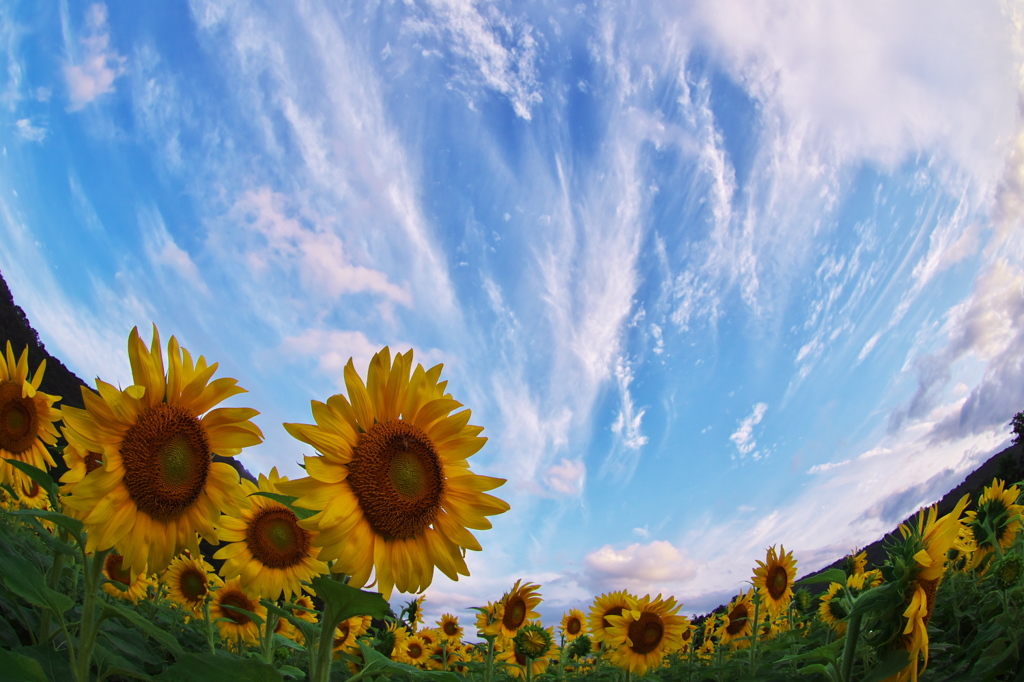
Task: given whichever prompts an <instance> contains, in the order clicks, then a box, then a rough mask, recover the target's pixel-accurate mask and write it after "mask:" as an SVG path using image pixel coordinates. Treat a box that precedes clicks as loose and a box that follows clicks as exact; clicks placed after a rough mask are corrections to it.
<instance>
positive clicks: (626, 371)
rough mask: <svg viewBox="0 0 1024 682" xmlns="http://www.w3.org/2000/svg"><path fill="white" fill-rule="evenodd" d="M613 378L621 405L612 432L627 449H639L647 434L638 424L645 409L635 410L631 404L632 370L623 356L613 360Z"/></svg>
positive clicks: (645, 441) (643, 443)
mask: <svg viewBox="0 0 1024 682" xmlns="http://www.w3.org/2000/svg"><path fill="white" fill-rule="evenodd" d="M615 380H616V382H617V383H618V385H619V395H620V396H621V400H622V406H621V407H620V408H619V414H618V416H617V417H616V418H615V421H614V422H613V423H612V433H614V434H615V435H616V436H618V437H619V442H620V443H621V444H622V446H623V447H625V448H627V449H629V450H639V449H640V448H642V447H643V446H645V445H647V440H648V439H647V436H645V435H643V433H641V431H640V425H641V422H642V421H643V418H644V413H645V412H646V410H637V409H636V407H635V406H634V405H633V395H632V394H631V393H630V391H629V385H630V384H631V383H633V370H632V367H630V364H629V362H628V361H627V360H626V359H625V358H619V359H618V360H616V362H615Z"/></svg>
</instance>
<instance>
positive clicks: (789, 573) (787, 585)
mask: <svg viewBox="0 0 1024 682" xmlns="http://www.w3.org/2000/svg"><path fill="white" fill-rule="evenodd" d="M794 580H796V559H794V558H793V553H792V552H787V551H786V548H785V547H782V548H781V550H780V551H779V552H778V553H776V552H775V545H772V546H771V547H769V548H768V552H767V556H766V558H765V561H763V562H762V561H758V562H757V568H755V569H754V578H753V581H752V582H753V584H754V587H755V588H756V589H757V590H758V592H760V593H761V603H762V604H764V605H765V606H766V607H767V609H768V613H770V614H771V616H772V618H773V619H775V618H778V617H779V615H780V614H781V613H782V612H783V611H785V610H786V607H787V606H789V602H790V600H791V599H792V598H793V581H794Z"/></svg>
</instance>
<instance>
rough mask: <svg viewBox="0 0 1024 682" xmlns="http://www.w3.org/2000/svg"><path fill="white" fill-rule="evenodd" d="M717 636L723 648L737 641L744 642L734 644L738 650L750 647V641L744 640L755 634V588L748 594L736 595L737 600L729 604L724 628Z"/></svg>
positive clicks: (722, 627) (748, 591)
mask: <svg viewBox="0 0 1024 682" xmlns="http://www.w3.org/2000/svg"><path fill="white" fill-rule="evenodd" d="M715 634H717V635H718V638H719V641H720V642H721V644H722V645H723V646H724V645H726V644H729V643H730V642H733V641H735V640H742V641H737V642H736V643H735V644H734V646H736V647H738V648H744V647H747V646H750V641H749V640H744V639H743V638H744V637H750V636H751V635H752V634H754V590H753V588H751V589H749V590H747V591H746V592H741V593H740V594H738V595H736V598H735V599H733V600H732V601H731V602H729V606H728V608H727V609H726V612H725V618H724V619H723V623H722V626H721V627H720V628H719V630H718V632H717V633H715Z"/></svg>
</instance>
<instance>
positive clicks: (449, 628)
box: [442, 620, 459, 637]
mask: <svg viewBox="0 0 1024 682" xmlns="http://www.w3.org/2000/svg"><path fill="white" fill-rule="evenodd" d="M442 628H443V630H444V634H446V635H448V636H449V637H454V636H455V635H457V634H459V624H458V623H456V622H455V621H454V620H446V621H445V622H444V625H443V626H442Z"/></svg>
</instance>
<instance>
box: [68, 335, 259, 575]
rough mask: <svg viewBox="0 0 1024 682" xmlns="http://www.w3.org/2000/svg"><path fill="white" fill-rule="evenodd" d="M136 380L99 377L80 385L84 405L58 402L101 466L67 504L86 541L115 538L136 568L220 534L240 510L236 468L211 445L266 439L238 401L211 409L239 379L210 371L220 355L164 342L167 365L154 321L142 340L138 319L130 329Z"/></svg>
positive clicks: (224, 448)
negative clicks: (91, 385)
mask: <svg viewBox="0 0 1024 682" xmlns="http://www.w3.org/2000/svg"><path fill="white" fill-rule="evenodd" d="M128 358H129V360H130V362H131V367H132V376H133V378H134V381H135V383H134V384H133V385H132V386H129V387H128V388H126V389H124V390H123V391H122V390H118V389H117V388H116V387H114V386H112V385H111V384H108V383H106V382H104V381H102V380H100V379H97V380H96V388H97V391H91V390H89V389H87V388H85V387H82V399H83V400H84V401H85V409H84V410H80V409H77V408H73V407H67V406H65V407H64V408H63V409H62V413H63V415H64V422H65V425H66V426H67V428H68V429H69V430H71V431H74V432H76V435H75V436H74V440H75V441H76V442H77V443H78V444H79V445H80V446H81V447H84V448H85V450H86V452H87V453H97V454H99V455H101V460H102V462H103V466H101V467H99V468H97V469H95V470H93V471H91V472H88V473H87V474H86V475H85V476H84V477H83V478H82V479H81V480H79V481H77V482H76V483H74V485H73V487H71V488H69V489H68V493H69V494H68V495H67V496H66V497H65V498H64V504H65V506H68V507H71V508H72V509H74V510H76V516H78V517H79V518H81V519H82V520H83V522H84V523H85V526H86V530H87V531H88V544H87V550H88V551H94V550H105V549H109V548H111V547H115V548H116V549H117V551H118V552H119V553H121V554H122V555H123V556H124V561H125V564H126V565H127V566H128V568H129V570H130V571H132V573H133V574H137V573H139V572H141V571H142V570H143V569H147V568H148V570H154V571H158V572H159V571H163V570H164V569H165V568H167V566H168V564H170V562H171V559H172V558H173V557H174V556H176V555H178V554H180V553H181V551H182V550H184V549H190V550H191V551H192V553H193V554H194V555H198V554H199V542H198V538H197V536H196V533H198V534H199V535H201V536H202V537H203V538H204V539H206V540H207V541H208V542H211V543H214V544H216V543H217V534H216V529H215V527H214V524H215V523H216V522H217V520H218V519H219V517H220V514H221V513H223V512H228V513H237V511H238V507H239V504H240V500H239V498H238V495H239V491H240V489H241V488H240V486H239V485H238V483H239V480H240V479H239V475H238V472H237V471H235V469H234V468H233V467H232V466H231V465H229V464H226V463H223V462H214V461H213V455H214V454H218V455H223V456H233V455H236V454H238V453H239V452H241V450H242V448H244V447H248V446H250V445H256V444H257V443H259V442H261V441H262V440H263V434H262V433H261V432H260V429H259V427H257V426H256V425H255V424H253V423H252V422H251V421H250V420H251V419H252V418H253V417H255V416H256V415H257V414H259V413H258V412H257V411H256V410H253V409H249V408H244V407H221V408H216V409H213V408H214V407H215V406H216V405H217V404H218V403H220V402H221V401H223V400H225V399H227V398H229V397H231V396H233V395H237V394H239V393H244V392H245V391H244V389H242V388H239V387H238V386H237V382H236V381H235V380H234V379H230V378H220V379H216V380H214V381H210V379H211V378H212V376H213V374H214V372H215V371H216V370H217V364H216V363H214V364H212V365H207V363H206V359H205V358H204V357H202V356H200V357H199V358H198V359H197V360H196V361H195V362H193V360H192V356H191V354H190V353H189V352H188V351H187V350H185V349H183V348H180V347H179V346H178V341H177V339H175V338H174V337H173V336H172V337H171V340H170V342H169V343H168V344H167V360H168V366H167V369H166V370H165V369H164V356H163V352H162V350H161V346H160V336H159V334H158V332H157V329H156V326H155V325H154V326H153V340H152V344H151V345H150V347H149V348H147V347H146V345H145V343H143V341H142V339H141V338H140V337H139V330H138V328H136V329H133V330H132V332H131V335H130V336H129V338H128Z"/></svg>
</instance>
